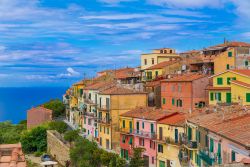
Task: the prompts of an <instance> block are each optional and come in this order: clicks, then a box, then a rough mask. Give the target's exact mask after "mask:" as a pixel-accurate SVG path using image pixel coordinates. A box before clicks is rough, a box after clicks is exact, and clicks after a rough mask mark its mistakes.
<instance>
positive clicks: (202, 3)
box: [148, 0, 223, 9]
mask: <svg viewBox="0 0 250 167" xmlns="http://www.w3.org/2000/svg"><path fill="white" fill-rule="evenodd" d="M221 1H222V0H148V2H149V3H150V4H154V5H164V6H167V7H172V8H194V9H195V8H203V7H213V8H218V7H221V6H222V4H223V3H222V2H221Z"/></svg>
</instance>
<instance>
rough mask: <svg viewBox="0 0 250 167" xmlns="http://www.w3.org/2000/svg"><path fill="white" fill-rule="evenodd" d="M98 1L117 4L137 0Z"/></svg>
mask: <svg viewBox="0 0 250 167" xmlns="http://www.w3.org/2000/svg"><path fill="white" fill-rule="evenodd" d="M99 1H100V2H103V3H107V4H110V5H117V4H119V3H121V2H133V1H137V0H99Z"/></svg>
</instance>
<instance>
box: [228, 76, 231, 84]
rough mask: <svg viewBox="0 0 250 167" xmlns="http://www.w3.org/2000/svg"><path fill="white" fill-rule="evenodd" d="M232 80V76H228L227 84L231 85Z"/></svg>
mask: <svg viewBox="0 0 250 167" xmlns="http://www.w3.org/2000/svg"><path fill="white" fill-rule="evenodd" d="M230 81H231V78H229V77H228V78H227V84H228V85H230V84H231V82H230Z"/></svg>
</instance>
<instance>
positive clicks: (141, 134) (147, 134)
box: [133, 129, 156, 139]
mask: <svg viewBox="0 0 250 167" xmlns="http://www.w3.org/2000/svg"><path fill="white" fill-rule="evenodd" d="M133 133H134V135H136V136H139V137H145V138H150V139H154V138H156V133H155V132H146V131H142V130H137V129H134V132H133Z"/></svg>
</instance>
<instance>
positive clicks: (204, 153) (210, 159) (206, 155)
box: [199, 150, 215, 166]
mask: <svg viewBox="0 0 250 167" xmlns="http://www.w3.org/2000/svg"><path fill="white" fill-rule="evenodd" d="M199 154H200V157H201V159H202V160H203V161H205V162H206V163H207V164H208V165H209V166H212V165H213V164H214V161H215V154H214V153H211V152H209V151H208V150H200V151H199Z"/></svg>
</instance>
